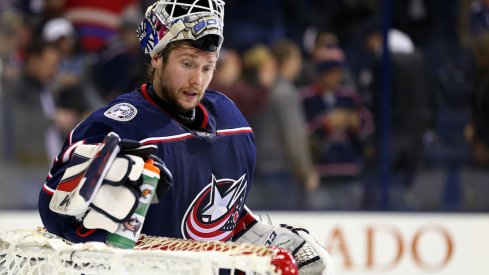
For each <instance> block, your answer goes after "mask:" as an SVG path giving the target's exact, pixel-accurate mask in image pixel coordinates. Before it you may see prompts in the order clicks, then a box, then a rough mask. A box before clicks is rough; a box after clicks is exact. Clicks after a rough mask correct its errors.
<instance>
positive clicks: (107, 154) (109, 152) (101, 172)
mask: <svg viewBox="0 0 489 275" xmlns="http://www.w3.org/2000/svg"><path fill="white" fill-rule="evenodd" d="M120 141H121V139H120V137H119V136H118V135H117V134H116V133H114V132H110V133H109V134H108V135H107V136H105V138H104V140H103V141H102V145H101V146H102V149H101V150H100V151H99V152H98V153H97V155H96V157H95V159H93V160H92V163H90V166H88V169H87V171H86V172H85V179H86V180H85V183H84V184H83V186H82V187H81V188H80V195H81V196H82V197H83V198H84V199H85V202H87V203H86V207H87V208H88V205H89V204H90V202H91V201H92V199H93V196H94V195H95V193H96V191H97V190H98V189H99V188H100V185H101V184H102V181H103V180H104V177H105V175H106V174H107V171H109V168H110V164H111V163H112V162H113V161H114V159H115V157H116V156H117V154H118V153H119V152H120V147H119V143H120Z"/></svg>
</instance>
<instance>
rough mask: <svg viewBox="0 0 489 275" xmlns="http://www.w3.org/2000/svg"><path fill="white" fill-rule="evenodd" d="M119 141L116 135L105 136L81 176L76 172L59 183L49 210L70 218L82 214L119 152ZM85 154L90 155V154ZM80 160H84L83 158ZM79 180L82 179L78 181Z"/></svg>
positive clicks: (111, 133)
mask: <svg viewBox="0 0 489 275" xmlns="http://www.w3.org/2000/svg"><path fill="white" fill-rule="evenodd" d="M120 141H121V139H120V137H119V136H118V135H117V134H116V133H113V132H110V133H109V134H107V135H106V136H105V137H104V139H103V141H102V143H101V144H100V146H98V147H97V148H96V150H97V151H96V152H95V156H94V158H93V159H92V161H91V162H90V164H88V167H87V168H86V169H84V172H83V174H81V175H80V174H78V173H77V172H76V173H74V174H73V175H71V176H69V177H68V178H67V179H66V180H65V181H64V182H60V184H59V185H58V187H57V188H56V192H55V194H54V196H53V198H52V199H51V203H50V205H49V207H50V209H51V210H52V211H54V212H57V213H60V214H65V215H71V216H76V215H80V214H83V213H84V212H85V211H86V210H87V209H88V207H89V206H90V203H91V202H92V200H93V197H94V196H95V194H96V193H97V190H98V189H99V188H100V186H101V185H102V181H103V180H104V177H105V175H106V174H107V172H108V170H109V168H110V165H111V164H112V163H113V161H114V159H115V157H116V156H117V154H118V153H119V152H120V146H119V142H120ZM94 147H95V146H94ZM87 154H89V155H90V152H88V153H87ZM81 158H82V159H83V158H85V159H86V157H83V156H82V157H81ZM69 169H70V168H68V169H67V170H66V171H65V174H66V173H68V171H69ZM75 170H76V169H75ZM65 176H66V175H65ZM80 178H82V179H81V180H79V179H80Z"/></svg>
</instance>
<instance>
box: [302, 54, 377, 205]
mask: <svg viewBox="0 0 489 275" xmlns="http://www.w3.org/2000/svg"><path fill="white" fill-rule="evenodd" d="M343 70H344V61H343V60H341V59H339V60H338V59H326V60H323V61H321V62H319V63H318V64H317V77H316V79H315V80H314V82H313V83H311V84H310V85H309V86H307V87H304V88H303V89H302V91H301V94H302V102H303V106H304V110H305V113H306V118H307V121H308V128H309V134H310V146H311V151H312V156H313V161H314V165H315V168H316V171H317V172H318V173H319V175H320V177H321V185H320V187H319V189H318V190H317V191H315V192H312V193H310V194H309V196H308V200H307V202H308V204H309V207H310V208H312V209H335V210H358V209H361V207H362V202H363V184H362V180H361V176H362V168H363V156H362V154H363V145H364V143H365V142H366V140H367V138H368V136H369V134H370V133H371V132H372V130H373V124H372V120H371V116H370V113H369V112H368V111H367V109H366V108H365V107H364V106H363V103H362V99H361V98H360V96H359V94H358V93H357V92H356V91H355V90H353V89H352V88H351V87H346V86H344V85H342V82H343V76H344V72H343Z"/></svg>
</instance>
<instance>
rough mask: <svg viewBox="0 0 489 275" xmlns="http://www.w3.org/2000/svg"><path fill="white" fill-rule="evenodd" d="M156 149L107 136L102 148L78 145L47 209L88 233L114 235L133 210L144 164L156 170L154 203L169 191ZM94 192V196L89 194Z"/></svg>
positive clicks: (168, 176)
mask: <svg viewBox="0 0 489 275" xmlns="http://www.w3.org/2000/svg"><path fill="white" fill-rule="evenodd" d="M114 140H115V141H116V142H115V143H114ZM156 150H157V147H156V146H154V145H141V144H140V143H139V142H138V141H133V140H122V141H121V140H120V138H119V137H118V135H117V134H115V133H109V134H108V135H107V136H106V138H105V139H104V141H103V142H102V143H101V144H97V145H95V144H82V145H79V146H78V147H77V148H76V149H75V151H74V153H73V156H72V157H71V159H70V161H69V162H68V168H67V169H66V170H65V173H64V174H63V177H62V178H61V181H60V183H59V184H58V186H57V188H56V191H55V193H54V195H53V197H52V199H51V202H50V204H49V208H50V209H51V210H52V211H54V212H56V213H60V214H64V215H70V216H75V217H77V219H79V220H81V221H82V223H83V226H84V227H85V228H87V229H104V230H107V231H108V232H112V233H113V232H115V231H116V230H117V228H118V226H119V224H120V223H123V222H125V221H126V220H127V219H129V218H130V217H131V215H132V213H133V212H134V210H135V209H136V207H137V204H138V199H139V197H140V196H141V190H140V186H141V184H142V181H143V177H142V173H143V169H144V162H145V160H146V159H148V158H151V159H153V161H154V164H155V165H156V166H157V167H158V168H159V169H160V181H159V183H158V187H157V191H156V196H155V197H154V198H156V200H157V199H158V198H160V197H161V196H162V195H163V194H164V193H165V192H166V190H168V188H170V187H171V186H172V175H171V173H170V171H169V170H168V169H167V168H166V166H165V164H164V163H163V161H161V160H160V159H159V158H157V157H156V156H154V155H153V154H154V153H155V152H156ZM95 177H97V178H95ZM92 193H93V195H92V196H89V195H87V194H92ZM72 202H75V203H72ZM153 202H155V201H153Z"/></svg>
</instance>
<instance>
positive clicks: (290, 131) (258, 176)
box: [248, 41, 319, 209]
mask: <svg viewBox="0 0 489 275" xmlns="http://www.w3.org/2000/svg"><path fill="white" fill-rule="evenodd" d="M271 50H272V52H271V53H272V54H273V57H275V60H276V61H277V65H278V79H277V81H276V82H275V83H274V84H273V86H272V87H271V91H270V97H269V99H268V101H267V103H266V105H265V107H264V109H263V110H261V111H260V112H258V113H256V114H254V115H253V116H252V118H251V119H250V120H249V121H250V125H251V126H252V128H253V132H254V134H255V140H256V146H257V160H256V169H255V178H254V187H253V191H252V192H253V193H254V195H253V196H250V200H251V201H250V202H248V203H249V204H250V205H253V207H256V208H260V209H301V208H304V202H303V194H304V190H307V191H309V192H313V191H314V190H315V189H316V188H317V187H318V185H319V177H318V175H317V173H316V172H315V170H314V168H313V166H312V160H311V155H310V151H309V146H308V140H307V128H306V120H305V118H304V113H303V110H302V104H301V101H300V97H299V94H298V91H297V88H296V87H295V86H294V85H293V83H292V82H293V81H294V80H295V79H296V77H297V76H298V73H299V72H300V68H301V63H302V57H301V52H300V49H299V47H298V46H297V45H296V44H295V43H293V42H290V41H280V42H277V43H276V44H274V45H273V47H272V48H271ZM272 194H281V195H282V196H281V197H280V198H275V197H273V196H271V195H272ZM284 198H287V199H286V200H285V199H284Z"/></svg>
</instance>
